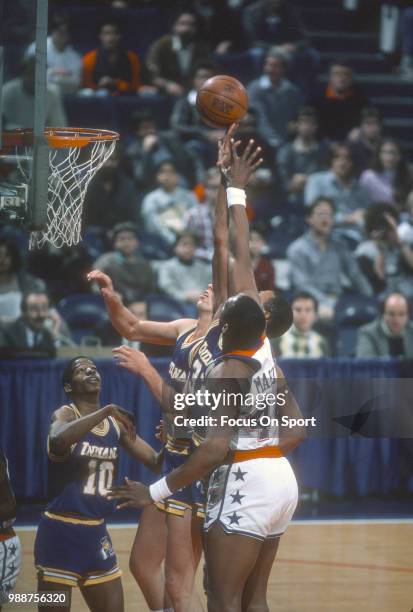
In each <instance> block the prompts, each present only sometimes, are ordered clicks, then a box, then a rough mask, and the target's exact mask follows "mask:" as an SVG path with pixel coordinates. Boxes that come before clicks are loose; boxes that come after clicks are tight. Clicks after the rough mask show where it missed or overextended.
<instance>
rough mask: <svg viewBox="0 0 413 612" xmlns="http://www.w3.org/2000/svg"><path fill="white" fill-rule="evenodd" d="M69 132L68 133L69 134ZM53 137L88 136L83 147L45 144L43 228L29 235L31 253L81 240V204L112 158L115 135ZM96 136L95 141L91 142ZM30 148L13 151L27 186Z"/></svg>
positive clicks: (81, 134)
mask: <svg viewBox="0 0 413 612" xmlns="http://www.w3.org/2000/svg"><path fill="white" fill-rule="evenodd" d="M69 130H70V131H69ZM55 134H56V135H57V136H59V137H60V136H62V139H63V138H64V136H70V138H71V141H72V144H73V140H74V139H75V138H76V137H77V136H78V137H79V139H81V138H85V137H86V136H90V141H89V142H88V144H84V145H83V146H63V145H62V144H59V145H58V146H57V148H54V147H53V144H50V143H49V189H48V198H47V211H46V214H47V225H46V227H45V229H44V230H42V231H34V232H31V233H30V243H29V246H30V248H31V249H33V248H35V247H42V246H43V245H44V244H46V243H50V244H52V245H53V246H54V247H57V248H61V247H62V246H64V245H68V246H72V245H75V244H78V243H79V242H80V240H81V225H82V211H83V202H84V199H85V195H86V191H87V188H88V186H89V183H90V181H91V179H92V178H93V176H94V175H95V174H96V172H97V171H98V170H99V169H100V168H101V167H102V166H103V164H104V163H105V162H106V160H107V159H108V158H109V157H110V156H111V155H112V153H113V150H114V148H115V146H116V140H117V138H118V135H117V134H115V133H114V132H111V133H110V136H109V137H108V138H105V137H104V135H103V133H101V132H99V131H98V130H95V131H92V130H90V131H86V130H83V131H81V130H79V133H77V132H76V129H75V128H68V129H67V131H65V130H63V129H62V130H59V131H58V130H56V132H55ZM96 136H98V137H99V138H98V139H93V138H94V137H96ZM32 160H33V148H32V145H23V144H21V143H20V144H19V145H18V146H16V150H15V161H16V163H17V167H18V171H19V173H20V175H21V178H22V179H23V180H24V181H25V182H26V183H29V182H30V176H31V172H32Z"/></svg>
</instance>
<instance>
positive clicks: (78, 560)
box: [34, 512, 122, 587]
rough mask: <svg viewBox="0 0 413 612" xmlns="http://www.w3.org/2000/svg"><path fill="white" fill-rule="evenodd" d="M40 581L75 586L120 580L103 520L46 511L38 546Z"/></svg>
mask: <svg viewBox="0 0 413 612" xmlns="http://www.w3.org/2000/svg"><path fill="white" fill-rule="evenodd" d="M34 559H35V565H36V568H37V574H38V578H39V579H40V580H44V581H45V582H56V583H58V584H67V585H69V586H72V587H77V586H82V587H84V586H92V585H95V584H100V583H102V582H109V581H111V580H115V579H116V578H119V577H120V576H121V574H122V572H121V571H120V569H119V566H118V562H117V559H116V555H115V553H114V551H113V547H112V540H111V539H110V535H109V534H108V532H107V530H106V524H105V522H104V521H103V520H102V519H96V520H93V519H86V518H85V519H82V520H81V519H75V518H69V517H64V516H60V515H55V514H52V513H50V512H46V513H45V514H44V515H43V516H42V518H41V519H40V523H39V527H38V529H37V535H36V541H35V544H34Z"/></svg>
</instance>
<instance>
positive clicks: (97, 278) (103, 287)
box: [87, 270, 117, 298]
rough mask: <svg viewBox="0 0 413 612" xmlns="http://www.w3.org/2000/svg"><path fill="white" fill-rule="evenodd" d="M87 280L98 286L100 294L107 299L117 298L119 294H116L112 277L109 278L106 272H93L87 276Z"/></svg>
mask: <svg viewBox="0 0 413 612" xmlns="http://www.w3.org/2000/svg"><path fill="white" fill-rule="evenodd" d="M87 280H88V281H89V282H90V283H93V282H95V283H97V284H98V286H99V289H100V292H101V294H102V296H103V297H104V298H105V297H107V298H109V297H114V296H116V297H117V293H116V292H115V290H114V288H113V283H112V279H111V278H110V276H108V275H107V274H105V273H104V272H101V271H100V270H92V271H91V272H89V274H88V275H87Z"/></svg>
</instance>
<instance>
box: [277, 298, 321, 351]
mask: <svg viewBox="0 0 413 612" xmlns="http://www.w3.org/2000/svg"><path fill="white" fill-rule="evenodd" d="M291 308H292V310H293V317H294V323H293V324H292V326H291V327H290V329H289V330H288V331H287V332H286V333H285V334H284V335H283V336H281V337H280V338H277V340H275V342H274V349H275V352H276V355H277V356H280V357H286V358H297V359H303V358H306V357H313V358H318V357H326V356H328V355H329V354H330V350H329V346H328V344H327V341H326V339H325V338H324V337H323V336H321V335H320V334H318V333H317V332H315V331H314V330H313V326H314V323H315V321H316V319H317V310H318V304H317V300H316V299H315V298H314V296H313V295H311V294H310V293H306V292H305V291H300V292H298V293H296V294H295V296H294V297H293V301H292V304H291Z"/></svg>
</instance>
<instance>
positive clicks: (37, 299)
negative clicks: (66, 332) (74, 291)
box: [0, 291, 56, 357]
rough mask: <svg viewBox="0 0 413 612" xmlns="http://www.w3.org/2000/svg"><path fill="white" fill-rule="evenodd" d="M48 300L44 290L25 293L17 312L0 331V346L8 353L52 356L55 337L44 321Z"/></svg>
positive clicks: (48, 307) (53, 354) (47, 310)
mask: <svg viewBox="0 0 413 612" xmlns="http://www.w3.org/2000/svg"><path fill="white" fill-rule="evenodd" d="M49 310H50V302H49V297H48V295H47V293H45V292H44V291H32V292H29V293H25V294H24V295H23V298H22V302H21V316H20V317H19V318H18V319H17V320H16V321H14V322H13V323H8V324H5V325H4V327H3V328H2V330H1V331H0V347H1V349H2V350H3V352H5V351H6V352H7V354H8V355H9V356H10V355H18V354H26V353H30V354H31V356H33V357H36V356H37V357H45V356H47V357H55V356H56V338H55V337H54V335H53V333H52V331H51V330H49V329H48V326H47V324H46V322H47V319H48V317H49Z"/></svg>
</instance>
